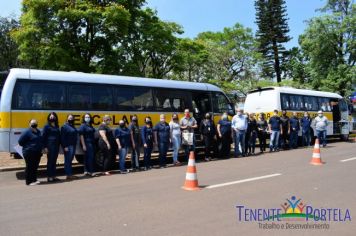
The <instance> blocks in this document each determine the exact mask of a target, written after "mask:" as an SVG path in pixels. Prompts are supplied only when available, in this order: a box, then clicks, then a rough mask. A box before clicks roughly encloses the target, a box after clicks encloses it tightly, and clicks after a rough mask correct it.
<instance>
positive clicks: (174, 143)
mask: <svg viewBox="0 0 356 236" xmlns="http://www.w3.org/2000/svg"><path fill="white" fill-rule="evenodd" d="M180 145H181V138H180V135H179V136H178V135H177V136H175V135H173V136H172V146H173V163H175V162H177V161H178V152H179V148H180Z"/></svg>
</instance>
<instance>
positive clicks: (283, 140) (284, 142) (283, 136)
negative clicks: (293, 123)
mask: <svg viewBox="0 0 356 236" xmlns="http://www.w3.org/2000/svg"><path fill="white" fill-rule="evenodd" d="M280 120H281V124H282V130H281V133H280V139H279V143H280V147H281V148H283V149H284V150H285V149H289V146H290V145H289V143H288V141H289V139H288V135H289V133H290V119H289V117H288V116H287V111H286V110H283V111H282V116H281V117H280Z"/></svg>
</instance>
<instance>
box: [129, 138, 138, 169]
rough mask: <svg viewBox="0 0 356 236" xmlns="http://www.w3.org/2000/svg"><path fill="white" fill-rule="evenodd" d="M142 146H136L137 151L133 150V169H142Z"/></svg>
mask: <svg viewBox="0 0 356 236" xmlns="http://www.w3.org/2000/svg"><path fill="white" fill-rule="evenodd" d="M139 158H140V146H139V145H138V144H136V146H135V149H134V148H131V167H132V168H137V169H138V168H139V167H140V160H139Z"/></svg>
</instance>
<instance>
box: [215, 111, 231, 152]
mask: <svg viewBox="0 0 356 236" xmlns="http://www.w3.org/2000/svg"><path fill="white" fill-rule="evenodd" d="M217 132H218V135H219V138H220V142H221V149H220V157H222V158H229V156H230V150H231V142H232V137H231V135H232V132H231V121H230V120H229V116H228V114H227V113H226V112H225V113H224V114H223V115H222V116H221V120H219V123H218V125H217Z"/></svg>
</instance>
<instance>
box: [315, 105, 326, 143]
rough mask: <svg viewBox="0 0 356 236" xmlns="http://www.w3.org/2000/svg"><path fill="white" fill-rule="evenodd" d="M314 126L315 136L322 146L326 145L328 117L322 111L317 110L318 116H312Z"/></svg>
mask: <svg viewBox="0 0 356 236" xmlns="http://www.w3.org/2000/svg"><path fill="white" fill-rule="evenodd" d="M313 125H314V127H315V130H316V137H317V138H318V139H319V142H320V144H322V145H323V147H325V146H326V129H327V127H328V118H326V117H325V116H324V115H323V111H321V110H320V111H318V116H317V117H315V118H314V124H313Z"/></svg>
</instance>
